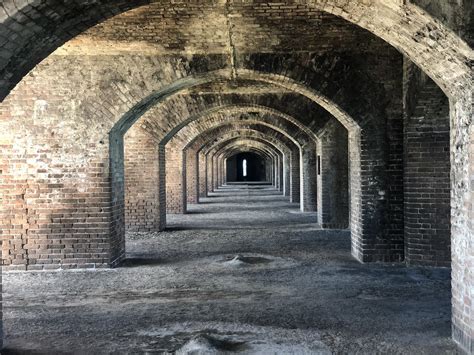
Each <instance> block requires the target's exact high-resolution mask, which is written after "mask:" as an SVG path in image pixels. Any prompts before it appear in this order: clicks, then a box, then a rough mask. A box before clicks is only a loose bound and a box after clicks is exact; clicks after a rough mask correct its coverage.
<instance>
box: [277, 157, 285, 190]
mask: <svg viewBox="0 0 474 355" xmlns="http://www.w3.org/2000/svg"><path fill="white" fill-rule="evenodd" d="M284 158H285V157H284V155H281V156H279V157H278V159H279V164H278V175H279V176H280V191H281V192H283V189H284V188H285V175H284V173H285V172H284Z"/></svg>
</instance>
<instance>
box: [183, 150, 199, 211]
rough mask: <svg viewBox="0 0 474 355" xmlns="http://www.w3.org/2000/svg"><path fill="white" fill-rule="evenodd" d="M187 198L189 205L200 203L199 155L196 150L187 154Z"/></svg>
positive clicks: (187, 151)
mask: <svg viewBox="0 0 474 355" xmlns="http://www.w3.org/2000/svg"><path fill="white" fill-rule="evenodd" d="M185 154H186V198H187V202H188V203H198V200H199V196H198V189H199V171H198V164H199V162H198V155H197V154H196V151H195V150H192V149H187V150H186V152H185Z"/></svg>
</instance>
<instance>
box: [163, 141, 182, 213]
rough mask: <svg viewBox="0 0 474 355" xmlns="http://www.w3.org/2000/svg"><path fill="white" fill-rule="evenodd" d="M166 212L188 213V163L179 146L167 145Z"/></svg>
mask: <svg viewBox="0 0 474 355" xmlns="http://www.w3.org/2000/svg"><path fill="white" fill-rule="evenodd" d="M165 150H166V212H167V213H186V209H187V202H186V199H187V197H186V163H185V161H184V156H183V151H182V150H180V149H179V146H178V147H176V146H173V145H166V147H165Z"/></svg>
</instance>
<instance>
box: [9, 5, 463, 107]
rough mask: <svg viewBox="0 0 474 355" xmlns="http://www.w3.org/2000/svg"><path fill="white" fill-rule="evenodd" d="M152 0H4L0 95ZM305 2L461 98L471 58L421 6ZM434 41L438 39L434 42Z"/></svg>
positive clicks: (459, 42)
mask: <svg viewBox="0 0 474 355" xmlns="http://www.w3.org/2000/svg"><path fill="white" fill-rule="evenodd" d="M150 2H153V1H152V0H134V1H133V2H132V3H130V2H129V1H123V0H114V1H112V0H100V1H96V2H94V3H91V2H89V1H76V2H70V3H67V4H65V3H64V4H61V3H58V2H56V1H54V0H36V1H32V2H26V3H23V2H22V3H18V2H15V1H14V0H7V1H5V2H4V3H3V4H2V5H3V8H2V17H1V19H2V24H3V26H4V29H5V30H6V31H8V34H10V38H17V40H16V41H13V40H12V43H11V45H10V46H9V48H11V49H10V50H9V51H8V52H6V53H5V54H4V59H3V61H2V62H1V66H0V70H1V73H2V75H1V77H2V80H3V83H2V84H3V85H2V87H4V89H3V90H2V94H1V95H0V97H2V98H3V97H5V96H6V95H7V94H8V92H9V91H10V90H11V88H12V87H14V86H15V85H16V84H17V83H18V82H19V81H20V80H21V78H22V77H23V76H24V75H25V74H26V73H27V72H28V71H29V70H31V69H32V68H33V67H34V66H35V65H36V64H37V63H39V62H40V61H41V60H42V59H43V58H45V57H46V56H48V55H49V54H50V53H51V52H53V51H54V50H55V49H56V48H57V47H59V46H60V45H61V44H62V43H64V42H66V41H67V40H69V39H71V38H73V37H74V36H76V35H77V34H79V33H81V32H83V31H84V30H86V29H87V28H89V27H91V26H94V25H95V24H97V23H100V22H102V21H104V20H106V19H107V18H110V17H111V16H113V15H116V14H119V13H122V12H125V11H127V10H129V9H132V8H136V7H139V6H142V5H144V4H148V3H150ZM307 4H308V5H309V6H312V7H313V8H314V9H316V10H319V11H324V12H328V13H331V14H334V15H336V16H340V17H341V18H343V19H345V20H347V21H349V22H351V23H353V24H355V25H357V26H360V27H362V28H364V29H366V30H368V31H370V32H372V33H374V34H375V35H376V36H378V37H380V38H382V39H383V40H385V41H386V42H388V43H390V44H391V45H393V46H394V47H396V48H397V49H399V50H400V51H401V52H403V53H404V54H405V55H407V56H408V57H409V58H411V59H412V60H413V61H414V62H415V63H416V64H417V65H418V66H420V67H421V68H422V69H423V70H424V71H425V72H426V73H428V74H429V75H430V76H431V77H432V78H433V79H434V80H435V81H436V82H437V83H438V85H440V86H441V87H442V88H443V89H444V90H445V91H446V92H447V93H450V94H453V95H450V96H458V97H461V96H464V93H465V88H466V86H465V85H466V84H467V85H469V81H470V77H471V74H470V69H469V66H468V64H467V61H466V59H467V58H469V57H470V56H472V54H470V48H469V47H468V46H467V45H466V44H465V43H464V42H463V41H462V40H460V39H459V38H458V37H457V36H456V35H455V34H454V33H452V32H451V31H449V30H447V29H446V28H444V26H443V25H442V24H441V23H440V22H438V21H436V20H434V19H433V18H432V17H430V16H429V15H428V14H427V13H425V12H424V11H422V10H421V9H420V8H418V7H416V6H414V5H411V4H407V3H405V2H401V1H398V0H390V1H386V2H380V1H377V0H369V1H366V2H363V3H361V2H359V1H344V0H324V1H323V0H312V1H308V2H307ZM373 14H377V15H376V16H374V15H373ZM25 18H27V19H30V21H31V22H33V23H35V22H36V26H35V27H34V29H30V28H29V27H28V26H27V24H25V21H24V19H25ZM34 19H38V20H34ZM39 19H41V20H39ZM15 24H24V25H23V26H21V25H20V26H17V25H15ZM433 37H435V38H437V41H433V40H432V39H431V38H433ZM26 53H28V54H29V60H25V59H24V58H26V57H27V56H26V55H24V54H26ZM453 82H455V84H454V85H452V83H453Z"/></svg>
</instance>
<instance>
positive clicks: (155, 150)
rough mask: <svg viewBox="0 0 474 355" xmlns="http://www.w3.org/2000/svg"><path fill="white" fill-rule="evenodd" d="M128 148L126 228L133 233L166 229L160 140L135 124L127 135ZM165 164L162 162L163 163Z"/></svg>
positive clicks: (125, 162)
mask: <svg viewBox="0 0 474 355" xmlns="http://www.w3.org/2000/svg"><path fill="white" fill-rule="evenodd" d="M124 141H125V144H124V146H125V147H124V148H125V161H124V165H125V228H126V230H127V231H132V232H148V231H159V230H163V229H164V228H165V223H164V222H165V221H164V220H163V218H162V217H163V213H162V211H161V209H162V208H163V209H164V203H163V202H164V201H163V198H164V197H163V196H162V195H161V194H160V183H159V182H160V176H159V175H160V173H161V174H163V173H164V172H163V171H160V165H161V166H162V165H163V164H162V159H159V142H157V141H156V140H155V139H154V137H152V136H150V135H149V134H148V133H147V132H145V131H144V130H143V129H141V128H140V126H137V125H135V126H133V127H132V128H131V129H130V130H129V131H128V132H127V134H126V135H125V137H124ZM160 163H161V164H160Z"/></svg>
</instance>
